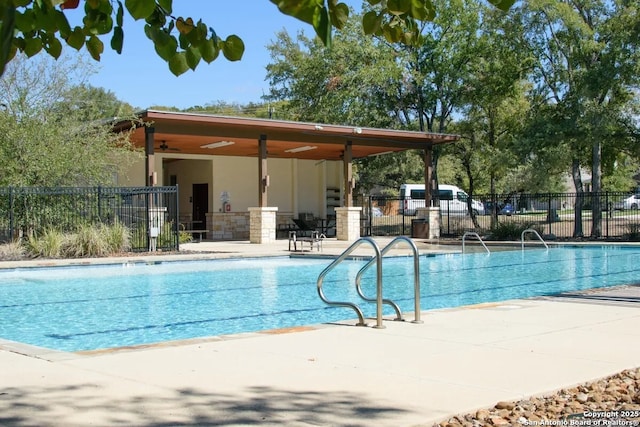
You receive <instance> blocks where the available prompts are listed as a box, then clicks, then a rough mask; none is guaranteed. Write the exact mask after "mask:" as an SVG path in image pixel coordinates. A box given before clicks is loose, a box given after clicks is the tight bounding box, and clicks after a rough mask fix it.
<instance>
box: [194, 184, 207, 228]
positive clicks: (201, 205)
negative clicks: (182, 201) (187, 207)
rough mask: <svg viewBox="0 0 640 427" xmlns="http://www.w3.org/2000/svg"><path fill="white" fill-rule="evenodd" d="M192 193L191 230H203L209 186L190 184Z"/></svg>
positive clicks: (205, 224)
mask: <svg viewBox="0 0 640 427" xmlns="http://www.w3.org/2000/svg"><path fill="white" fill-rule="evenodd" d="M192 191H193V193H192V194H193V199H192V200H193V203H192V204H191V205H192V206H191V208H192V212H191V215H192V217H191V218H192V222H193V224H192V227H193V230H204V229H206V228H207V217H206V213H207V210H208V208H209V184H192Z"/></svg>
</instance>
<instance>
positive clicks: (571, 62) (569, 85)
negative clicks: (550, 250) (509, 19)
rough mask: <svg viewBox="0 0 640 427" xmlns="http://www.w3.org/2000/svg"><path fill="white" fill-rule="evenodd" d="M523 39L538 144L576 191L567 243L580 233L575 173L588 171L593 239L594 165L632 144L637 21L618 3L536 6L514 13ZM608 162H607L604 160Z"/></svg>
mask: <svg viewBox="0 0 640 427" xmlns="http://www.w3.org/2000/svg"><path fill="white" fill-rule="evenodd" d="M522 12H523V16H524V24H525V28H526V35H527V39H528V40H529V42H530V46H531V49H532V50H533V51H534V53H535V55H536V57H537V58H538V61H537V66H536V67H535V69H534V73H532V76H531V80H532V82H533V83H534V91H533V93H532V99H533V102H532V105H534V108H535V109H536V110H537V113H536V116H537V120H538V121H540V120H541V119H542V118H543V117H544V118H545V119H546V120H545V122H546V123H549V125H547V126H546V128H547V129H548V130H549V131H550V132H549V133H548V134H547V135H546V143H544V144H539V145H538V146H537V147H536V150H544V149H545V148H546V147H548V146H549V145H553V146H556V147H557V146H559V145H562V146H563V147H564V152H566V153H570V156H569V161H570V163H569V165H567V166H569V167H570V168H571V170H572V177H573V181H574V184H575V187H576V191H577V192H578V199H577V202H576V209H575V224H576V229H575V230H574V237H578V236H581V235H582V194H583V192H584V187H583V180H582V177H581V171H582V168H585V167H589V168H590V169H591V176H592V188H593V192H594V198H593V200H592V204H591V206H592V220H593V227H592V232H591V235H592V237H600V236H601V233H602V231H601V228H602V212H601V209H600V206H601V203H600V199H599V192H600V190H601V188H602V165H603V159H605V160H604V163H606V162H607V161H611V160H610V159H611V157H610V156H611V155H613V154H614V153H616V152H617V151H620V150H621V147H623V146H624V145H625V144H626V143H628V142H629V141H630V140H632V139H633V138H632V137H631V135H629V134H628V131H629V130H630V129H629V128H625V126H621V124H622V123H625V122H626V123H629V117H628V113H627V111H628V110H627V106H628V105H629V102H631V100H632V99H633V97H634V92H633V90H634V89H635V88H637V86H638V84H639V83H640V81H639V78H640V72H639V71H640V70H639V68H638V67H639V65H638V64H640V57H639V55H640V51H639V50H638V40H639V39H640V15H639V14H638V4H637V3H634V2H627V1H625V0H614V1H606V0H579V1H568V0H561V1H558V0H536V1H531V2H528V3H527V4H526V5H525V6H523V9H522ZM607 158H608V159H607Z"/></svg>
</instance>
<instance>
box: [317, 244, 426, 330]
mask: <svg viewBox="0 0 640 427" xmlns="http://www.w3.org/2000/svg"><path fill="white" fill-rule="evenodd" d="M400 242H405V243H407V244H408V245H409V247H410V248H411V250H412V252H413V260H414V303H415V304H414V306H415V313H414V320H413V321H412V322H413V323H422V321H421V320H420V260H419V253H418V248H417V247H416V245H415V243H414V242H413V240H411V239H409V238H408V237H406V236H398V237H396V238H395V239H393V240H392V241H391V242H389V244H387V245H386V246H385V247H384V249H382V250H380V247H379V246H378V244H377V243H376V242H375V241H374V240H373V239H372V238H370V237H361V238H360V239H358V240H356V241H355V242H354V243H353V244H351V246H349V247H348V248H347V249H345V250H344V252H342V254H340V256H339V257H338V258H336V259H335V260H333V262H332V263H331V264H329V265H328V266H327V267H326V268H325V269H324V270H322V272H321V273H320V275H319V276H318V282H317V285H318V295H319V296H320V299H321V300H322V301H324V302H325V303H327V304H328V305H331V306H334V307H349V308H352V309H353V310H354V311H355V312H356V314H357V316H358V323H357V324H356V326H366V323H365V321H364V315H363V314H362V310H361V309H360V307H358V305H356V304H354V303H351V302H341V301H330V300H329V299H327V297H326V296H325V295H324V291H323V290H322V284H323V281H324V277H325V276H326V275H327V273H329V272H330V271H331V270H333V268H334V267H336V266H337V265H338V264H340V263H341V262H342V261H344V260H345V259H346V258H347V257H348V256H349V255H350V254H351V252H353V251H354V250H355V249H357V248H358V247H359V246H360V245H362V244H365V243H367V244H369V245H371V246H372V247H373V249H374V251H375V256H374V257H373V258H371V259H370V260H369V262H368V263H366V264H365V265H364V266H363V267H362V268H361V269H360V271H359V272H358V274H357V275H356V290H357V292H358V295H360V297H361V298H362V299H364V300H365V301H368V302H375V303H376V325H375V326H374V328H379V329H383V328H384V325H383V324H382V304H388V305H391V306H392V307H393V309H394V310H395V312H396V315H397V317H396V319H395V320H404V319H403V318H402V313H401V312H400V308H399V307H398V305H397V304H396V303H395V302H393V301H391V300H389V299H383V298H382V258H383V256H384V254H386V253H387V252H388V251H389V250H391V249H392V248H393V247H395V246H396V245H397V244H398V243H400ZM374 263H375V264H376V298H369V297H367V296H365V295H364V293H363V292H362V289H361V287H360V282H361V279H362V275H363V274H364V272H365V271H366V270H367V269H369V267H371V266H372V265H373V264H374Z"/></svg>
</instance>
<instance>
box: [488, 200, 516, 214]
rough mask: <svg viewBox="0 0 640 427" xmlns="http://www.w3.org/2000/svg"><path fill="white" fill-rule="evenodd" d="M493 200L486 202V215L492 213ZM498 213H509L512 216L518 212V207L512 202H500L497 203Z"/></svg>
mask: <svg viewBox="0 0 640 427" xmlns="http://www.w3.org/2000/svg"><path fill="white" fill-rule="evenodd" d="M492 206H493V204H492V202H484V213H485V215H491V209H492ZM497 209H498V215H508V216H511V215H513V214H515V213H516V209H515V208H514V207H513V205H512V204H511V203H498V204H497Z"/></svg>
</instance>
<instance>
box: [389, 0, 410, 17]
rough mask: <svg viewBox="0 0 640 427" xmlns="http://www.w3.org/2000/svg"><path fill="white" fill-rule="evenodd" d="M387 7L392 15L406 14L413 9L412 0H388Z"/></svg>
mask: <svg viewBox="0 0 640 427" xmlns="http://www.w3.org/2000/svg"><path fill="white" fill-rule="evenodd" d="M387 8H388V9H389V13H390V14H392V15H398V16H399V15H404V14H405V13H407V12H409V11H410V10H411V0H388V1H387Z"/></svg>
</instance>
